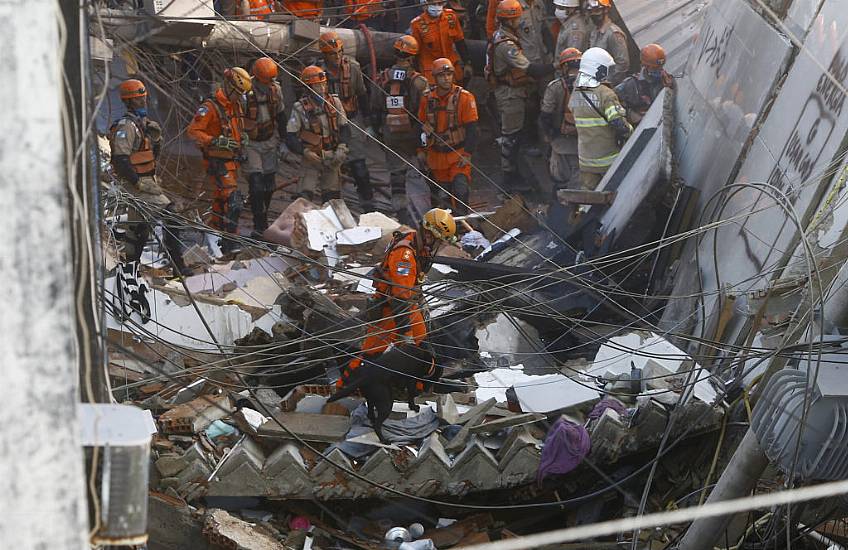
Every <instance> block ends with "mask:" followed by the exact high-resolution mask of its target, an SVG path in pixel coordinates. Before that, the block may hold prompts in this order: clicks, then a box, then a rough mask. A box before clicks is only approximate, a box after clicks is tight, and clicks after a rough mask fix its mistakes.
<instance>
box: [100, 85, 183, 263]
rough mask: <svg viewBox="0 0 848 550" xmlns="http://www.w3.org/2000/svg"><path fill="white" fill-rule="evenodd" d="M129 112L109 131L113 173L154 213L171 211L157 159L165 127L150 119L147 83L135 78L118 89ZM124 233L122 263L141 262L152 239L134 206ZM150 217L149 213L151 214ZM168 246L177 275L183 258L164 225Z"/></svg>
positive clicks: (169, 230) (172, 235)
mask: <svg viewBox="0 0 848 550" xmlns="http://www.w3.org/2000/svg"><path fill="white" fill-rule="evenodd" d="M118 92H119V94H120V97H121V100H123V102H124V106H125V108H126V112H125V113H124V115H123V116H122V117H121V118H119V119H118V120H117V121H115V123H114V124H112V127H111V128H110V130H109V146H110V150H111V163H112V170H113V171H114V173H115V176H116V177H117V179H118V181H119V182H120V184H121V188H122V189H123V190H124V191H126V192H128V193H129V194H131V195H132V196H133V197H135V198H136V199H138V200H140V201H143V202H144V203H146V205H147V207H148V208H149V209H152V210H153V211H156V210H159V209H162V210H167V209H170V206H171V201H170V199H168V197H166V196H165V195H164V193H163V191H162V187H161V186H160V185H159V181H158V180H157V177H156V160H157V159H158V157H159V151H160V149H161V147H162V128H161V127H160V126H159V124H158V123H157V122H155V121H153V120H150V119H149V118H148V117H147V90H146V88H145V87H144V83H142V82H141V81H140V80H136V79H134V78H132V79H129V80H125V81H124V82H122V83H121V84H120V86H119V87H118ZM127 210H128V211H127V223H126V230H125V233H124V250H123V260H124V262H125V263H131V262H138V261H139V260H140V259H141V253H142V251H143V250H144V245H145V243H147V239H148V237H149V236H150V233H151V231H150V222H149V220H148V219H147V217H145V216H144V215H143V214H142V212H140V211H139V210H138V209H137V208H135V206H134V205H132V204H131V203H130V204H129V206H128V209H127ZM148 216H149V214H148ZM164 233H165V242H164V244H165V246H166V248H167V249H168V251H169V253H170V255H171V256H172V257H173V262H174V266H175V269H177V270H178V271H177V273H176V274H179V270H181V269H182V256H181V255H180V254H179V253H178V252H179V242H178V239H177V237H176V232H175V230H174V229H172V228H170V227H169V226H168V225H167V224H166V225H165V232H164Z"/></svg>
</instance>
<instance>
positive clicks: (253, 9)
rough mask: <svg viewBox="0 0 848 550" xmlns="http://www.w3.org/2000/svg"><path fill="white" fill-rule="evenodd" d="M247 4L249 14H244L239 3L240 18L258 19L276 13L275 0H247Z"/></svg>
mask: <svg viewBox="0 0 848 550" xmlns="http://www.w3.org/2000/svg"><path fill="white" fill-rule="evenodd" d="M247 4H248V10H249V11H248V13H244V11H243V10H242V9H241V2H239V9H238V10H237V12H236V13H237V14H238V15H240V16H248V17H249V18H250V19H258V18H259V17H261V16H263V15H268V14H269V13H274V2H273V0H247Z"/></svg>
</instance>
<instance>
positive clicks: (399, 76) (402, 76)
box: [392, 69, 406, 80]
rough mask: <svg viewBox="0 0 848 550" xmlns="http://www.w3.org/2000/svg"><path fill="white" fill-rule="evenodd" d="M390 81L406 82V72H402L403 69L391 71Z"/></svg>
mask: <svg viewBox="0 0 848 550" xmlns="http://www.w3.org/2000/svg"><path fill="white" fill-rule="evenodd" d="M392 80H406V70H404V69H393V70H392Z"/></svg>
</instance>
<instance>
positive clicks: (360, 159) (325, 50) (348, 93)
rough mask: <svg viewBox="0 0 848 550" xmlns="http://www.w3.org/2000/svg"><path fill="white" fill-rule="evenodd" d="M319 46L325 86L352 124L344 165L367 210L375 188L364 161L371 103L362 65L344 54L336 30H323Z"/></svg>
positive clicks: (342, 43) (369, 207)
mask: <svg viewBox="0 0 848 550" xmlns="http://www.w3.org/2000/svg"><path fill="white" fill-rule="evenodd" d="M318 46H319V49H320V50H321V53H322V54H323V56H324V62H323V66H322V68H323V69H324V71H325V72H326V73H327V89H328V91H329V93H330V94H332V95H335V96H337V97H338V98H339V100H341V102H342V105H343V106H344V110H345V116H346V117H347V120H348V121H349V122H351V123H352V124H350V125H349V126H348V129H349V131H350V138H349V139H348V142H347V145H348V147H349V148H350V150H349V151H348V154H347V160H346V161H345V163H344V165H345V169H346V170H347V173H348V174H349V175H350V177H352V178H353V184H354V185H355V186H356V194H357V195H358V196H359V201H360V204H361V206H362V211H363V212H367V211H369V210H371V208H372V201H373V200H374V190H373V188H372V187H371V174H369V173H368V166H367V165H366V164H365V155H366V146H367V144H368V141H369V138H368V136H367V135H366V134H365V122H364V121H365V120H366V119H367V118H369V114H368V107H369V106H370V105H369V102H368V89H367V88H366V87H365V79H364V78H363V77H362V68H361V67H360V66H359V62H358V61H357V60H356V59H353V58H351V57H348V56H346V55H344V42H342V39H341V38H339V35H338V34H337V33H336V32H335V31H328V32H325V33H323V34H322V35H321V37H320V38H319V40H318ZM354 125H355V126H356V127H355V128H354Z"/></svg>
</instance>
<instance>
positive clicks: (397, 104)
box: [386, 95, 404, 109]
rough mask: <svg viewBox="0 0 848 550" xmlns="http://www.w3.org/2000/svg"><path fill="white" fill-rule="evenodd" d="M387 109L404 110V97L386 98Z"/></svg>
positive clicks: (392, 96) (393, 96) (391, 96)
mask: <svg viewBox="0 0 848 550" xmlns="http://www.w3.org/2000/svg"><path fill="white" fill-rule="evenodd" d="M386 107H387V108H389V109H403V107H404V105H403V96H402V95H390V96H386Z"/></svg>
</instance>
